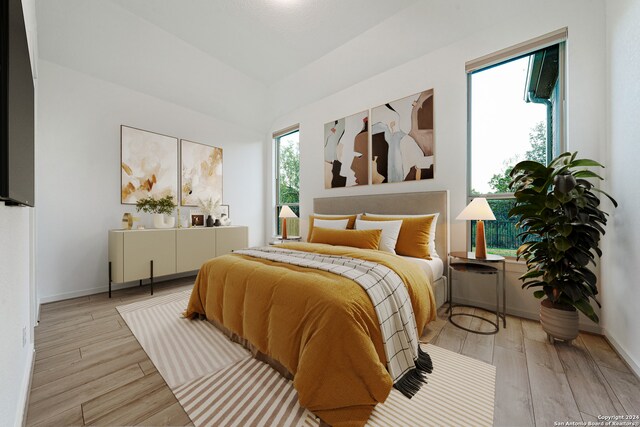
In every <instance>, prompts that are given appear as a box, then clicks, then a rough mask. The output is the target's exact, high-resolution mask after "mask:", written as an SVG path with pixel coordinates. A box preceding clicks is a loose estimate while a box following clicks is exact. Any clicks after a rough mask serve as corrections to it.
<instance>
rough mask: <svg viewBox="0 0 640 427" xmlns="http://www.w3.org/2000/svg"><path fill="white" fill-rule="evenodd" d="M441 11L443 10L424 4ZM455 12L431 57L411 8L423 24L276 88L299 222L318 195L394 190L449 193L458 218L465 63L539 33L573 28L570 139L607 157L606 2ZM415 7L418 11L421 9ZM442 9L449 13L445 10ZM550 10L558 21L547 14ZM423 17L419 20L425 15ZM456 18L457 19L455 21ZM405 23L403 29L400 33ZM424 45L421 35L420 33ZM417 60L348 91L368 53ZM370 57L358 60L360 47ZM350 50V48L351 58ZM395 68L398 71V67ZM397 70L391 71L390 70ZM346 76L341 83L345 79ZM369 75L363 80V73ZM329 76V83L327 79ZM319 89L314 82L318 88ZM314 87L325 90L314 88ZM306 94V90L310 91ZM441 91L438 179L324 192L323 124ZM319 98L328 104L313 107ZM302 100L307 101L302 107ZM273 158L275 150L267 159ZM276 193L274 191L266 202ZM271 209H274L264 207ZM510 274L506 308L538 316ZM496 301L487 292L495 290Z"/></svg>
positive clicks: (462, 240) (461, 243) (454, 232)
mask: <svg viewBox="0 0 640 427" xmlns="http://www.w3.org/2000/svg"><path fill="white" fill-rule="evenodd" d="M428 3H429V4H430V5H432V6H433V3H435V4H438V5H440V6H442V3H443V2H428ZM450 5H451V7H452V8H453V11H452V10H449V9H447V11H448V12H447V14H448V15H447V16H449V15H450V16H452V17H453V18H452V19H453V21H447V22H452V23H451V25H449V26H438V29H439V30H440V31H444V32H447V31H449V32H451V34H448V33H447V34H445V35H442V36H439V38H440V41H441V44H440V45H435V46H434V45H432V44H431V43H430V42H428V43H427V44H429V46H430V48H431V51H430V52H429V53H426V54H421V53H420V52H422V49H423V46H421V45H420V43H415V42H414V43H410V42H409V41H410V40H412V39H411V38H409V37H407V31H406V30H407V28H410V29H413V28H414V27H413V26H411V25H409V24H410V23H411V22H414V21H418V22H421V19H422V18H424V19H425V20H428V19H429V16H430V15H429V14H428V12H429V10H428V8H427V10H420V9H418V10H413V9H411V10H410V12H411V13H413V14H414V15H415V14H416V13H417V14H418V15H417V16H413V15H412V16H406V20H407V21H406V22H405V23H403V22H397V20H396V19H395V17H394V18H393V21H392V23H393V25H389V23H388V22H385V23H382V24H381V28H382V29H384V30H385V31H380V28H376V29H373V30H372V31H370V32H367V33H365V34H363V35H362V36H360V37H359V38H357V39H356V40H353V41H352V42H350V43H349V44H348V46H347V45H345V46H343V47H342V48H340V49H338V50H337V51H335V52H332V53H330V54H328V55H327V56H326V57H324V58H322V59H321V60H319V61H316V62H315V63H313V64H311V65H310V66H309V67H307V68H306V69H304V71H301V72H299V73H297V74H296V75H294V76H292V77H291V78H290V79H288V80H285V81H283V82H281V84H279V85H278V86H277V87H276V89H277V91H278V92H280V93H278V94H277V96H276V97H275V101H274V102H275V105H276V107H277V109H278V110H279V111H289V112H288V113H287V114H284V115H282V116H280V117H279V118H277V119H276V120H275V122H274V123H273V125H272V127H271V130H277V129H281V128H284V127H286V126H289V125H292V124H295V123H300V141H301V153H300V169H301V173H300V192H301V198H300V202H301V215H302V216H303V217H304V216H306V215H309V214H310V213H311V211H312V204H313V199H314V198H315V197H329V196H341V195H355V194H378V193H390V192H412V191H434V190H442V189H448V190H450V194H451V216H452V217H455V216H456V215H457V214H458V213H459V212H460V211H461V210H462V209H463V208H464V206H465V204H466V195H467V189H466V173H467V165H466V152H467V138H466V132H467V126H466V119H467V114H466V111H467V90H466V75H465V71H464V65H465V62H466V61H469V60H472V59H475V58H478V57H480V56H483V55H486V54H489V53H492V52H496V51H498V50H500V49H503V48H506V47H509V46H512V45H515V44H518V43H520V42H523V41H526V40H529V39H532V38H535V37H537V36H540V35H542V34H545V33H548V32H551V31H554V30H557V29H559V28H562V27H568V29H569V40H568V42H567V56H568V61H567V63H568V66H567V72H568V87H567V99H568V108H567V135H568V140H569V143H568V149H570V150H578V151H579V152H580V155H581V156H584V157H592V158H596V159H601V160H602V159H603V156H604V149H603V148H602V147H603V144H602V141H604V136H605V130H604V127H603V126H602V122H603V117H604V116H605V106H604V104H603V103H602V102H593V100H594V99H604V97H605V88H604V81H605V66H604V58H605V43H604V37H605V22H604V3H603V2H602V1H600V0H593V1H591V0H589V1H584V0H566V1H562V2H557V1H553V0H544V1H537V2H535V5H534V4H533V3H532V2H526V1H516V2H512V1H508V0H500V1H493V2H492V9H491V10H493V11H495V10H498V9H500V10H501V13H499V14H497V13H496V14H493V15H495V16H499V20H497V19H496V18H495V16H493V17H492V18H491V19H492V20H493V21H492V25H490V26H484V25H481V24H478V21H481V19H479V18H478V16H484V15H482V14H483V13H486V12H483V11H480V10H477V7H476V6H474V5H473V2H466V3H463V2H451V3H450ZM416 7H417V6H416ZM442 7H445V6H442ZM550 11H552V13H550ZM420 14H422V15H420ZM458 16H460V20H461V21H457V20H456V19H457V18H458ZM404 24H406V25H404ZM466 26H470V27H471V28H476V30H475V32H473V33H471V34H470V33H469V31H468V30H465V32H463V34H464V37H460V38H458V37H456V36H457V35H458V33H457V31H458V29H459V27H466ZM416 32H417V36H418V38H419V37H420V36H421V35H422V32H423V31H422V29H420V30H416ZM380 43H383V45H384V46H394V49H399V50H405V49H408V50H410V51H413V52H416V56H415V59H413V60H412V61H409V62H406V63H393V62H387V64H388V67H387V68H388V69H387V70H386V71H383V72H379V73H377V74H376V75H374V76H372V77H369V78H366V79H363V80H361V81H359V82H357V83H352V79H353V74H354V73H353V72H350V71H349V70H351V69H352V68H356V69H358V70H361V69H362V66H363V64H362V62H363V61H364V65H365V66H366V65H368V64H369V63H370V62H371V61H373V59H371V58H370V52H371V50H374V51H375V52H376V53H377V55H378V56H377V57H376V58H377V60H378V61H382V62H384V61H386V59H387V58H388V57H391V58H392V59H393V57H394V56H393V55H394V53H393V52H391V53H389V54H387V49H376V46H378V45H380ZM365 47H366V48H367V49H369V51H367V52H368V53H366V54H361V52H362V51H363V49H364V48H365ZM345 49H346V50H345ZM393 66H395V67H393ZM392 67H393V68H392ZM343 70H346V71H345V77H344V81H343V80H342V77H341V76H342V73H343ZM363 75H364V74H363ZM321 76H328V77H327V78H328V83H327V82H326V81H324V80H321V79H320V77H321ZM316 82H318V83H316ZM318 85H320V88H319V89H318ZM307 88H308V89H307ZM429 88H434V90H435V101H434V102H435V140H436V147H435V162H436V163H435V179H433V180H428V181H420V182H407V183H398V184H384V185H376V186H367V187H350V188H340V189H331V190H325V189H324V181H323V173H324V169H323V166H322V158H323V154H322V150H323V125H324V123H326V122H328V121H330V120H333V119H335V118H339V117H345V116H347V115H350V114H354V113H356V112H359V111H362V110H365V109H367V108H372V107H375V106H378V105H381V104H383V103H385V102H388V101H390V100H394V99H398V98H401V97H404V96H407V95H410V94H413V93H416V92H419V91H421V90H425V89H429ZM319 96H322V99H319V100H317V101H316V100H315V99H316V98H318V97H319ZM297 98H300V99H303V100H307V99H311V100H313V101H310V103H308V104H306V105H304V106H301V107H297V104H298V102H297ZM269 153H271V150H270V151H269ZM272 192H273V189H272V188H270V189H269V191H268V194H271V193H272ZM267 203H268V205H267V207H265V211H266V212H272V211H273V209H272V208H271V203H272V200H271V198H269V199H268V201H267ZM267 208H268V209H267ZM272 223H273V218H268V219H267V227H266V230H267V231H268V232H270V231H271V228H270V225H271V224H272ZM465 247H466V227H465V223H464V222H458V221H455V220H454V221H452V223H451V249H452V250H464V249H465ZM509 268H510V270H512V271H511V272H510V274H508V278H509V280H508V284H507V287H508V296H507V299H508V301H509V303H508V305H509V309H510V311H511V312H513V313H516V314H520V315H527V316H531V317H535V318H537V312H538V301H537V300H535V299H534V298H533V297H532V296H530V291H522V290H520V282H519V281H518V280H517V276H518V272H519V269H520V268H521V266H519V265H510V267H509ZM458 289H461V291H462V292H461V295H462V297H465V298H472V299H476V300H479V301H480V302H482V301H485V302H489V301H490V299H487V298H485V297H484V295H477V294H476V296H474V294H473V292H472V290H471V289H464V288H463V287H461V286H458ZM489 294H491V292H489ZM582 327H584V328H587V329H591V330H597V327H595V325H593V324H591V323H589V322H583V324H582Z"/></svg>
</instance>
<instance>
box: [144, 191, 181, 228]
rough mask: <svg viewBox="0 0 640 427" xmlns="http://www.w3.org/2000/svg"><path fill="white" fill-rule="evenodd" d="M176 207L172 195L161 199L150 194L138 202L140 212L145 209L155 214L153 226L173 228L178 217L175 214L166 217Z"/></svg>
mask: <svg viewBox="0 0 640 427" xmlns="http://www.w3.org/2000/svg"><path fill="white" fill-rule="evenodd" d="M175 208H176V204H175V202H174V201H173V197H172V196H165V197H163V198H161V199H154V198H153V197H151V196H149V197H147V198H144V199H140V200H138V201H137V202H136V209H137V211H138V212H140V211H143V212H146V213H150V214H153V226H154V227H155V228H173V226H174V225H175V223H176V219H175V217H173V216H170V217H169V218H165V215H171V214H172V213H173V210H174V209H175Z"/></svg>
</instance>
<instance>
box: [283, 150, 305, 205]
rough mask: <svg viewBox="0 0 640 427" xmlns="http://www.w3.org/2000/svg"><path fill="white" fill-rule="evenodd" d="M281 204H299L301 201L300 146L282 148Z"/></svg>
mask: <svg viewBox="0 0 640 427" xmlns="http://www.w3.org/2000/svg"><path fill="white" fill-rule="evenodd" d="M279 174H280V179H279V181H280V188H279V195H280V200H279V202H280V204H283V205H286V204H289V203H298V202H299V200H300V154H299V150H298V145H297V144H295V145H293V144H291V145H281V146H280V171H279Z"/></svg>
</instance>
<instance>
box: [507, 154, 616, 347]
mask: <svg viewBox="0 0 640 427" xmlns="http://www.w3.org/2000/svg"><path fill="white" fill-rule="evenodd" d="M576 155H577V153H564V154H561V155H560V156H558V157H557V158H555V159H554V160H553V161H552V162H551V163H550V164H549V166H545V165H544V164H541V163H538V162H534V161H524V162H520V163H518V164H517V165H515V166H514V168H513V170H512V171H511V177H512V179H513V180H512V181H511V183H510V185H509V186H510V188H511V189H513V190H514V196H515V198H516V203H515V206H514V207H513V208H512V209H511V210H510V211H509V216H510V217H518V218H519V221H518V223H517V225H516V226H517V228H518V229H519V230H520V233H519V234H518V236H519V237H520V239H521V241H522V245H521V246H520V247H519V248H518V252H517V256H518V259H520V258H524V259H525V261H526V263H527V272H526V273H525V274H524V275H522V276H521V277H520V279H521V280H522V281H523V285H522V288H523V289H524V288H527V289H529V288H541V289H538V290H536V291H535V292H534V293H533V295H534V296H535V297H536V298H543V297H546V298H545V299H544V300H543V301H542V303H541V305H540V323H541V324H542V328H543V329H544V331H545V332H546V333H547V337H548V339H549V342H550V343H553V342H554V340H555V339H560V340H564V341H568V342H571V341H572V340H573V339H575V338H576V337H577V336H578V312H577V310H580V311H581V312H582V313H584V314H585V315H586V316H587V317H588V318H589V319H591V320H592V321H594V322H596V323H598V322H599V319H598V315H597V314H596V312H595V311H594V309H593V306H592V305H591V300H593V301H595V302H596V304H598V306H600V303H599V302H598V300H597V299H596V295H597V294H598V287H597V277H596V275H595V274H594V273H593V271H591V269H590V268H589V267H590V266H589V264H592V265H593V266H595V265H596V263H595V255H596V254H597V255H598V257H600V256H602V251H601V250H600V248H599V242H600V236H601V235H602V234H604V232H605V231H604V226H605V225H606V224H607V215H608V214H607V213H606V212H604V211H602V210H601V209H600V207H599V206H600V199H599V198H598V196H597V194H596V193H599V194H603V195H605V196H606V197H607V198H609V200H611V202H612V203H613V205H614V206H616V207H617V206H618V204H617V203H616V201H615V200H614V199H613V198H612V197H611V196H609V195H608V194H607V193H605V192H604V191H602V190H600V189H598V188H596V187H594V185H593V183H591V182H590V181H589V179H599V180H602V177H600V176H599V175H598V174H596V173H595V172H592V171H591V170H588V169H585V168H586V167H603V166H602V165H601V164H600V163H598V162H595V161H593V160H589V159H576Z"/></svg>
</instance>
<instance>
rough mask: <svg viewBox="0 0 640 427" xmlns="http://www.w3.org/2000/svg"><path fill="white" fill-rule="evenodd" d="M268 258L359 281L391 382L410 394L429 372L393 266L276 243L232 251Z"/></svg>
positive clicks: (408, 302) (408, 301) (429, 365)
mask: <svg viewBox="0 0 640 427" xmlns="http://www.w3.org/2000/svg"><path fill="white" fill-rule="evenodd" d="M234 253H236V254H241V255H248V256H252V257H256V258H262V259H267V260H269V261H276V262H282V263H287V264H292V265H297V266H301V267H307V268H315V269H317V270H324V271H328V272H331V273H334V274H338V275H340V276H344V277H347V278H349V279H351V280H353V281H354V282H356V283H358V284H359V285H360V286H361V287H362V288H363V289H364V290H365V291H366V292H367V294H368V295H369V298H370V299H371V302H372V303H373V306H374V308H375V312H376V315H377V316H378V322H379V323H380V330H381V333H382V339H383V341H384V342H383V344H384V349H385V354H386V356H387V370H388V371H389V374H390V375H391V378H392V379H393V386H394V387H395V388H396V389H398V390H399V391H400V392H402V394H404V395H405V396H407V397H409V398H411V397H412V396H413V395H414V394H415V393H417V392H418V390H419V389H420V387H421V386H422V384H423V383H424V382H425V381H426V379H425V373H431V371H432V369H433V365H432V363H431V358H430V357H429V355H428V354H427V353H425V352H424V351H423V350H422V349H421V348H420V345H419V341H418V331H417V327H416V321H415V316H414V314H413V307H412V306H411V299H410V297H409V293H408V292H407V288H406V286H405V284H404V283H403V282H402V279H400V277H399V276H398V275H397V274H396V272H395V271H393V270H392V269H390V268H388V267H386V266H384V265H381V264H378V263H375V262H370V261H365V260H361V259H357V258H350V257H344V256H335V255H323V254H316V253H309V252H302V251H295V250H291V249H282V248H276V247H259V248H250V249H242V250H236V251H234Z"/></svg>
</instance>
